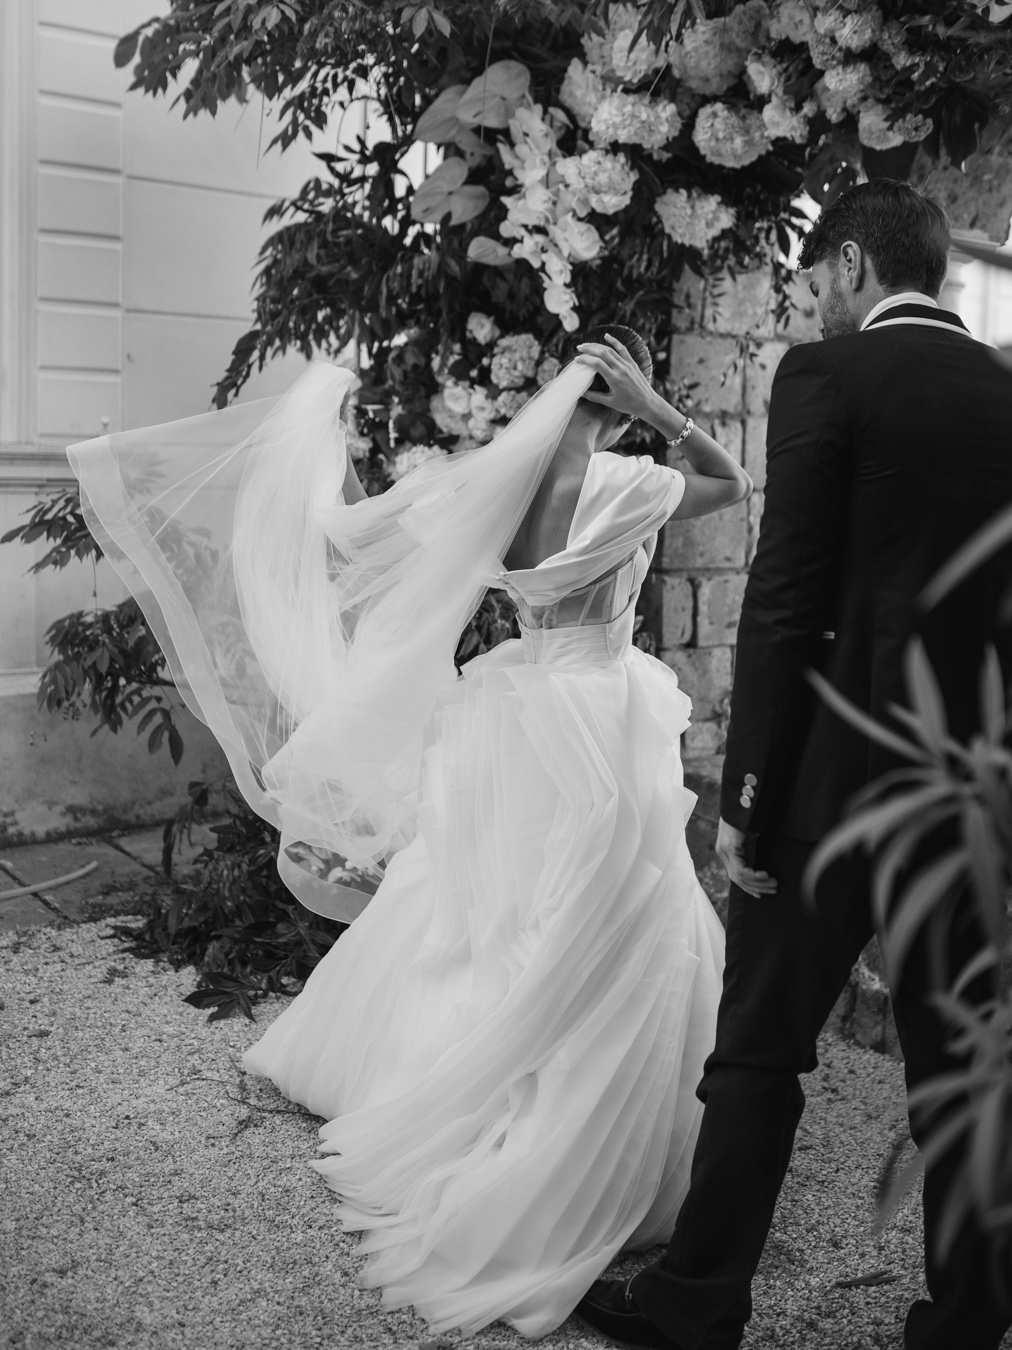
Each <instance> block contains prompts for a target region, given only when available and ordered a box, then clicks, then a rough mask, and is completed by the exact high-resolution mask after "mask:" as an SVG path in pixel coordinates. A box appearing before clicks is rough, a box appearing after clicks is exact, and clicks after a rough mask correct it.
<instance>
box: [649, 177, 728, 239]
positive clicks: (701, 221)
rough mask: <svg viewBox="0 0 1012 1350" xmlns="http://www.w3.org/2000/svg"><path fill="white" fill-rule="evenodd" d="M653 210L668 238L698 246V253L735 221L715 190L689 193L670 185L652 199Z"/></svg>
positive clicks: (697, 190) (694, 189) (695, 190)
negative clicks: (665, 190) (654, 199)
mask: <svg viewBox="0 0 1012 1350" xmlns="http://www.w3.org/2000/svg"><path fill="white" fill-rule="evenodd" d="M654 210H655V211H656V212H657V215H658V216H659V217H660V221H661V224H662V225H663V227H664V233H665V234H666V235H667V236H668V237H669V238H670V239H673V240H674V241H675V243H676V244H688V245H689V247H690V248H698V249H699V251H700V252H701V253H703V252H705V251H706V248H707V246H708V245H709V243H710V241H711V240H712V239H716V237H717V235H718V234H721V233H722V232H723V231H724V230H728V229H730V228H731V226H732V225H733V224H734V222H735V214H734V211H733V210H732V209H731V207H729V206H726V205H725V204H724V202H723V201H722V200H721V198H720V197H718V196H717V195H716V194H715V193H712V192H701V191H700V190H699V189H698V188H693V190H692V191H691V192H686V191H685V190H684V188H669V189H668V191H667V192H662V193H661V195H660V196H659V197H658V198H657V200H656V201H655V202H654Z"/></svg>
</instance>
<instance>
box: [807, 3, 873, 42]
mask: <svg viewBox="0 0 1012 1350" xmlns="http://www.w3.org/2000/svg"><path fill="white" fill-rule="evenodd" d="M883 24H884V19H883V17H882V11H881V10H880V9H879V8H878V6H877V5H871V6H870V7H869V8H867V9H855V10H850V9H847V8H844V7H843V6H842V5H840V6H836V7H834V8H833V9H827V10H823V12H822V13H821V14H818V15H817V16H816V18H815V31H816V32H817V33H820V34H821V35H822V36H823V37H829V38H832V39H833V41H834V42H835V43H836V44H837V46H838V47H841V48H842V49H843V50H844V51H847V52H863V51H867V49H868V48H869V47H870V46H871V45H872V44H873V43H874V42H876V41H877V40H878V36H879V34H880V33H881V32H882V27H883Z"/></svg>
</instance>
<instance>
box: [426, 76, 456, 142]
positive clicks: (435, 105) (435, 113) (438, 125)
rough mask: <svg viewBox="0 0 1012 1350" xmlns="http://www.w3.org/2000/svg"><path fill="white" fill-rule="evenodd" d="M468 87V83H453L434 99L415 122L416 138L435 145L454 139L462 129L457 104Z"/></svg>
mask: <svg viewBox="0 0 1012 1350" xmlns="http://www.w3.org/2000/svg"><path fill="white" fill-rule="evenodd" d="M466 89H467V85H466V84H451V85H450V87H449V89H444V90H443V92H442V93H441V94H440V95H439V96H438V98H436V99H434V100H433V101H432V103H430V104H429V106H428V107H427V108H426V109H425V111H424V112H423V113H422V115H421V117H419V119H418V121H417V123H416V124H415V140H416V141H430V142H431V143H432V144H433V145H445V144H446V142H447V141H452V140H454V138H455V137H456V134H457V132H458V131H459V130H460V122H459V121H458V120H457V104H458V103H459V102H460V100H461V96H462V95H463V93H464V91H465V90H466Z"/></svg>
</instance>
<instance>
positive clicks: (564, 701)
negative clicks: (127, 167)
mask: <svg viewBox="0 0 1012 1350" xmlns="http://www.w3.org/2000/svg"><path fill="white" fill-rule="evenodd" d="M592 378H593V372H592V371H591V370H590V369H589V367H586V366H582V365H581V364H580V362H579V361H575V362H573V363H571V365H570V366H568V367H566V368H565V369H564V370H563V371H562V373H561V374H560V375H559V376H558V377H557V378H556V379H555V380H553V381H550V382H549V383H548V384H547V385H545V386H544V388H542V389H541V390H540V391H539V392H538V393H537V394H536V395H535V396H534V397H533V398H532V399H531V400H530V401H529V402H528V403H527V404H526V405H525V407H524V408H523V409H522V410H521V411H520V412H519V413H518V414H517V416H516V417H515V418H514V419H513V420H512V421H511V423H510V424H509V426H507V427H506V428H505V429H504V430H503V431H501V432H500V433H499V434H498V435H497V436H496V437H495V439H494V440H493V441H492V442H490V443H489V444H488V445H487V446H485V447H483V448H481V449H478V450H474V451H468V452H458V453H455V454H453V455H450V456H448V457H446V458H443V459H432V460H428V461H426V463H424V464H423V465H421V467H420V468H418V469H415V470H414V471H413V472H412V473H410V474H408V475H406V476H405V477H404V478H402V479H401V480H399V481H398V482H397V483H395V484H394V485H393V486H392V487H391V488H390V489H389V490H388V491H387V492H385V493H383V494H382V495H380V496H378V497H371V498H367V499H366V500H365V501H360V502H356V503H354V504H352V505H347V504H345V503H344V501H343V497H342V490H341V489H342V483H343V481H344V477H345V466H346V463H347V459H346V456H347V427H346V425H345V423H344V421H343V409H344V403H345V399H346V398H347V396H348V394H349V392H350V391H351V389H352V388H353V386H354V383H355V379H356V377H355V375H354V373H353V372H351V371H348V370H345V369H342V368H340V367H335V366H333V365H330V364H329V363H326V362H315V363H313V364H312V365H311V366H310V367H309V369H308V370H307V371H306V373H305V374H304V375H303V376H301V377H300V378H299V380H297V381H296V383H295V384H294V385H293V386H292V388H291V389H290V390H289V391H288V392H287V393H286V394H285V395H283V396H282V397H281V398H280V399H277V400H270V401H264V402H262V403H255V404H243V405H236V406H233V407H231V408H228V409H225V410H224V411H222V412H218V413H211V414H207V415H204V416H201V417H196V418H190V419H187V420H185V421H183V422H178V423H172V424H168V425H166V426H162V427H153V428H145V429H143V430H140V431H131V432H122V433H114V434H110V435H108V436H103V437H99V438H97V439H96V440H93V441H89V442H86V443H83V444H81V445H77V446H72V447H71V448H70V450H69V451H68V454H69V458H70V462H71V465H72V467H73V469H74V472H75V473H76V474H77V476H78V478H79V480H80V483H81V503H82V510H83V511H84V514H85V518H86V520H87V522H88V526H89V528H90V529H91V531H92V533H93V534H94V535H95V538H96V539H97V540H98V541H99V543H100V544H101V546H102V548H103V550H104V552H105V554H106V556H107V557H108V559H109V561H110V563H111V564H112V566H113V567H114V568H115V569H116V570H117V572H118V573H119V575H120V576H121V577H122V579H123V580H124V582H125V583H126V585H127V586H128V587H129V589H130V591H131V592H132V594H133V595H134V596H135V597H136V599H137V602H138V604H139V605H140V606H141V608H142V610H143V613H144V615H145V618H146V620H147V622H148V624H149V626H150V628H151V631H152V632H153V634H154V635H155V637H156V638H157V641H158V643H159V646H160V647H161V650H162V652H163V653H164V654H165V657H166V661H167V663H168V665H169V669H170V670H171V673H172V677H173V681H174V683H175V685H176V687H177V689H178V691H179V692H180V694H181V695H182V697H183V698H184V699H185V700H186V702H187V704H188V705H189V707H190V708H191V709H192V710H193V712H194V713H195V714H196V715H197V716H199V717H201V718H202V719H203V720H204V721H206V723H207V724H208V725H209V726H210V727H211V729H212V731H213V732H214V734H215V736H216V737H217V739H218V741H219V743H220V744H221V746H222V748H223V749H224V751H225V753H226V754H227V756H228V759H229V764H230V766H231V769H232V772H233V774H234V776H235V780H236V783H237V784H238V786H239V788H240V789H241V791H242V793H243V795H244V796H245V798H246V800H247V801H248V802H249V804H250V805H251V807H252V808H253V809H254V810H256V811H258V812H259V813H260V814H261V815H262V816H263V817H264V818H265V819H266V820H268V821H270V822H271V823H272V824H273V825H275V826H276V827H277V828H278V830H279V831H280V838H281V845H280V848H279V854H278V867H279V871H280V872H281V875H282V876H283V877H284V879H285V881H286V883H287V884H288V885H289V888H290V889H291V890H292V891H293V893H294V894H295V895H297V896H298V897H299V899H300V900H301V901H302V902H303V903H304V904H306V905H308V906H309V907H310V908H312V909H317V910H319V911H320V912H322V913H327V914H331V915H333V916H334V917H339V918H343V919H344V920H345V921H349V920H353V922H352V923H351V927H350V928H349V929H348V930H347V931H346V932H345V933H343V934H342V936H341V937H340V938H339V940H338V941H337V943H336V944H335V946H334V947H333V949H332V950H331V952H330V953H329V954H328V955H327V956H326V957H325V958H324V960H323V961H322V962H321V963H320V965H319V966H318V967H317V968H316V970H315V971H314V972H313V974H312V976H311V978H310V979H309V980H308V982H307V983H306V986H305V989H304V990H303V992H302V993H301V994H300V995H299V996H298V997H297V998H296V999H295V1000H294V1001H293V1002H292V1003H291V1004H290V1005H289V1006H288V1007H287V1008H286V1009H285V1010H284V1011H283V1012H282V1013H281V1014H280V1016H279V1017H278V1018H277V1019H276V1020H275V1021H274V1023H273V1024H272V1025H271V1026H270V1027H269V1028H268V1029H267V1031H266V1033H265V1034H264V1035H263V1037H262V1038H261V1039H260V1040H259V1041H258V1042H257V1044H256V1045H254V1046H253V1047H252V1048H251V1049H250V1050H249V1051H247V1053H246V1056H245V1064H246V1068H247V1069H248V1070H249V1071H250V1072H252V1073H256V1074H262V1075H265V1076H267V1077H269V1078H271V1079H272V1080H273V1081H274V1082H275V1083H276V1084H277V1086H278V1088H279V1089H280V1090H281V1091H282V1092H283V1093H285V1094H286V1096H288V1097H289V1098H291V1099H292V1100H293V1101H297V1102H300V1103H302V1104H303V1105H305V1106H307V1107H308V1108H309V1110H311V1111H312V1112H314V1113H316V1114H318V1115H320V1116H323V1117H324V1118H325V1119H326V1121H327V1124H325V1125H324V1127H323V1129H322V1131H321V1136H322V1151H323V1154H324V1156H323V1158H322V1159H321V1160H320V1161H318V1162H316V1163H315V1164H314V1165H315V1166H316V1167H317V1168H318V1170H319V1171H320V1172H321V1174H322V1175H323V1177H324V1179H325V1180H326V1182H327V1183H328V1185H330V1186H331V1187H333V1189H334V1190H335V1191H336V1192H337V1194H338V1196H339V1199H340V1205H339V1206H338V1209H337V1214H338V1216H339V1218H340V1219H341V1221H342V1222H343V1223H344V1224H345V1225H346V1226H347V1227H348V1228H349V1229H351V1230H354V1231H358V1232H361V1233H362V1234H363V1242H362V1250H363V1252H365V1253H366V1254H367V1255H368V1260H367V1262H366V1264H365V1269H364V1275H363V1278H364V1280H365V1282H366V1283H368V1284H370V1285H377V1286H381V1287H382V1290H383V1298H384V1301H385V1302H386V1303H387V1304H388V1305H392V1306H397V1305H404V1304H413V1305H414V1306H415V1307H416V1308H417V1309H418V1310H419V1312H420V1313H421V1314H422V1315H423V1316H424V1317H425V1318H427V1319H428V1320H429V1321H430V1322H431V1323H432V1324H433V1326H434V1327H435V1328H436V1329H437V1330H442V1329H449V1328H462V1329H464V1330H466V1331H474V1330H477V1329H479V1328H480V1327H482V1326H485V1325H486V1324H488V1323H489V1322H492V1321H494V1320H495V1319H497V1318H501V1319H504V1320H505V1321H507V1322H509V1323H510V1324H512V1325H513V1326H514V1327H516V1328H517V1329H518V1330H519V1331H520V1332H521V1333H522V1334H524V1335H525V1336H529V1337H537V1336H542V1335H544V1334H546V1333H547V1332H549V1331H551V1330H552V1329H553V1328H554V1327H556V1326H558V1325H559V1324H560V1323H561V1322H562V1321H563V1320H564V1319H565V1318H566V1317H567V1316H568V1314H569V1313H570V1312H571V1311H572V1309H573V1307H574V1306H575V1304H576V1303H577V1302H578V1300H579V1299H580V1297H581V1296H582V1295H583V1294H584V1293H585V1291H586V1290H587V1289H588V1287H589V1286H590V1284H591V1283H592V1281H593V1280H594V1279H595V1278H596V1277H597V1276H599V1275H600V1274H601V1273H602V1271H603V1270H604V1269H605V1267H606V1266H607V1265H608V1264H609V1262H610V1261H611V1260H612V1258H613V1257H614V1256H615V1255H616V1253H618V1252H619V1251H621V1250H623V1249H626V1248H630V1247H648V1246H650V1245H651V1244H653V1243H656V1242H660V1241H662V1240H664V1239H665V1238H667V1237H668V1236H669V1234H670V1233H671V1231H672V1228H673V1225H674V1220H675V1216H676V1214H677V1211H678V1207H679V1205H680V1203H681V1200H682V1197H683V1195H684V1193H685V1190H686V1187H687V1184H688V1179H689V1167H690V1162H691V1156H692V1150H693V1144H694V1141H695V1138H696V1131H697V1127H698V1124H699V1118H700V1113H701V1109H702V1108H701V1106H700V1104H699V1102H698V1101H697V1099H696V1096H695V1089H696V1085H697V1083H698V1082H699V1079H700V1077H701V1074H702V1068H703V1061H704V1059H705V1057H706V1055H707V1053H708V1052H709V1050H710V1048H711V1045H712V1041H713V1035H714V1027H715V1020H716V1011H717V1001H718V995H719V990H720V979H721V966H722V957H723V934H722V930H721V927H720V924H719V923H718V921H717V919H716V917H715V915H714V913H713V911H712V909H711V907H710V905H709V903H708V901H707V899H706V896H705V895H704V893H703V891H702V890H701V888H700V886H699V884H698V882H697V880H696V876H695V873H694V871H693V866H692V861H691V859H690V857H689V853H688V849H687V847H686V842H685V822H686V819H687V817H688V815H689V813H690V811H691V809H692V806H693V803H694V797H693V795H692V793H691V792H688V791H687V790H686V789H685V787H684V785H683V781H682V768H681V762H680V759H679V738H680V736H681V733H682V732H683V731H684V730H685V728H686V726H687V724H688V720H689V712H690V704H689V700H688V699H687V698H686V696H685V695H684V694H683V693H681V691H680V690H679V688H678V682H677V680H676V678H675V676H674V674H673V673H672V672H671V671H670V670H669V669H668V668H667V667H666V666H664V665H663V664H662V663H661V662H659V661H656V660H654V659H653V658H651V657H649V656H646V655H645V654H644V653H642V652H640V651H638V650H636V649H635V648H634V647H633V645H632V627H633V616H634V608H635V601H636V596H637V593H638V591H639V588H640V585H641V584H642V581H643V578H644V575H645V573H646V570H647V566H648V549H650V548H652V547H653V544H654V540H655V537H656V532H657V530H658V529H659V528H660V527H661V526H662V525H663V524H664V522H665V521H666V520H667V519H668V517H669V516H670V515H671V513H672V512H673V511H674V509H675V507H676V506H677V504H678V501H679V499H680V497H681V493H682V491H683V490H684V480H683V479H682V477H681V475H680V474H678V473H677V472H675V471H674V470H671V469H667V468H664V467H663V466H659V465H656V464H654V463H653V462H652V461H651V460H649V459H647V458H625V457H623V456H621V455H616V454H612V453H610V452H603V453H600V454H596V455H594V456H593V457H592V459H591V461H590V465H589V468H588V471H587V475H586V480H585V482H584V485H583V489H582V493H581V496H580V500H579V504H578V508H577V511H576V515H575V518H574V520H573V523H572V527H571V530H570V534H569V539H568V544H567V547H566V549H565V550H564V551H563V552H561V553H559V554H557V555H556V556H554V557H551V558H548V559H546V560H545V561H544V562H542V563H541V564H540V566H538V567H535V568H533V569H531V570H529V571H523V572H519V571H518V572H512V573H504V572H503V571H502V558H503V557H504V556H505V554H506V552H507V549H508V545H509V541H510V540H511V539H512V538H513V535H514V533H515V532H516V529H517V527H518V525H519V523H520V521H521V520H522V519H523V517H524V514H525V512H526V511H527V509H528V507H529V505H530V502H531V500H532V499H533V495H534V493H535V491H536V490H537V486H538V483H539V482H540V481H541V479H542V475H543V473H544V472H545V468H546V466H547V465H548V463H550V461H551V456H552V455H553V454H554V452H555V448H556V446H557V444H558V441H559V438H560V437H561V436H562V434H563V433H564V430H565V427H566V426H567V425H568V422H569V420H570V418H571V416H572V413H573V409H574V408H575V406H576V404H577V401H578V399H579V398H580V396H581V395H582V394H583V393H584V391H585V390H586V388H587V387H588V386H589V384H590V381H591V380H592ZM674 528H677V526H675V527H674ZM489 585H499V586H505V587H506V589H507V590H508V591H509V592H510V593H511V594H512V595H513V596H514V598H515V599H516V601H517V603H518V605H519V610H520V618H521V622H522V626H523V628H522V631H523V637H522V640H521V641H511V642H506V643H503V644H502V646H500V647H498V648H496V649H495V650H494V651H492V652H490V653H488V654H487V655H485V656H482V657H479V658H478V659H477V660H474V661H472V662H471V663H470V664H469V665H468V666H466V667H465V669H464V671H463V674H462V675H461V676H460V677H458V676H457V675H456V673H455V671H454V667H453V660H452V658H453V652H454V649H455V647H456V643H457V639H458V637H459V634H460V632H461V631H462V629H463V627H464V625H465V624H466V623H467V621H468V618H469V616H470V615H471V614H472V613H473V612H474V609H475V607H476V606H477V604H478V602H479V600H480V598H481V596H482V594H483V593H484V590H485V588H487V587H488V586H489ZM300 841H301V842H302V843H303V844H307V845H309V846H310V847H312V848H315V849H319V850H323V851H325V852H326V851H329V852H333V853H337V854H338V855H340V856H341V857H343V858H346V859H348V860H350V861H351V862H352V863H353V864H354V865H355V866H357V867H360V868H362V867H365V868H368V867H370V866H378V865H379V864H385V874H384V877H383V880H382V883H381V885H380V886H379V889H378V891H377V892H376V894H375V897H374V898H372V899H371V900H369V899H368V897H367V896H366V895H365V894H363V893H362V892H361V891H360V890H358V889H356V888H354V887H352V888H347V887H342V885H340V884H335V883H333V882H331V881H329V880H328V881H323V880H321V879H319V878H317V877H314V876H312V875H311V874H310V873H309V872H307V871H303V870H302V869H301V868H300V867H299V866H298V865H296V864H295V862H294V861H293V858H292V850H291V848H290V845H291V844H292V843H299V842H300Z"/></svg>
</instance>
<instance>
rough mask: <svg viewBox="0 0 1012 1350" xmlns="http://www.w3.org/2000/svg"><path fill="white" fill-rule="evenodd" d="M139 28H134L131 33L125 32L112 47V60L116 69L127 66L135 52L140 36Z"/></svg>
mask: <svg viewBox="0 0 1012 1350" xmlns="http://www.w3.org/2000/svg"><path fill="white" fill-rule="evenodd" d="M141 31H142V30H141V28H135V29H134V30H133V32H132V33H127V34H126V35H125V36H124V37H121V38H120V40H119V42H117V43H116V46H115V47H114V48H113V53H112V62H113V65H114V66H115V67H116V69H117V70H119V69H121V68H122V67H123V66H128V65H129V64H130V62H131V61H132V60H133V59H134V56H135V55H136V53H137V44H138V42H139V41H140V37H141Z"/></svg>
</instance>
